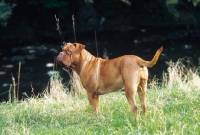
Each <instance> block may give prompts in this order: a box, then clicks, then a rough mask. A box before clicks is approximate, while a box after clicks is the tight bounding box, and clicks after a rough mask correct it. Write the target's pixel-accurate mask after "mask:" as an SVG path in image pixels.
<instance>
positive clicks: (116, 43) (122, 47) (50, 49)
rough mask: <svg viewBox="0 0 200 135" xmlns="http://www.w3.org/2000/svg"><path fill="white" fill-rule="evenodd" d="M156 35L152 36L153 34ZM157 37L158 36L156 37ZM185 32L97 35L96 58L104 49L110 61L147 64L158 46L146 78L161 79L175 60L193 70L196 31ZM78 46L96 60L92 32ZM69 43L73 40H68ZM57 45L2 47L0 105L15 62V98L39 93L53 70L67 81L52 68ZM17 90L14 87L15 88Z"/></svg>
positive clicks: (81, 37) (199, 56)
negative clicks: (134, 58)
mask: <svg viewBox="0 0 200 135" xmlns="http://www.w3.org/2000/svg"><path fill="white" fill-rule="evenodd" d="M157 31H159V30H157ZM155 33H156V34H155ZM157 33H158V34H157ZM188 34H190V33H188V31H187V30H176V31H171V30H169V31H167V32H166V31H164V32H160V31H159V32H155V31H154V30H147V29H138V30H135V31H132V32H128V33H127V32H122V31H118V32H101V33H100V32H99V33H97V44H98V50H99V56H100V57H102V56H103V52H104V49H106V50H107V53H108V57H109V58H110V59H111V58H114V57H118V56H121V55H125V54H134V55H138V56H140V57H141V58H143V59H145V60H151V59H152V58H153V56H154V54H155V52H156V51H157V49H158V48H160V47H161V46H163V47H164V51H163V54H162V55H161V56H160V58H159V60H158V63H157V64H156V65H155V66H154V67H152V68H149V74H150V76H149V78H150V79H151V78H153V77H154V76H156V77H158V78H161V76H162V73H163V71H165V72H166V71H167V64H166V63H167V62H169V61H170V60H172V61H174V62H176V61H177V60H178V58H183V57H185V56H187V57H190V58H191V59H192V60H193V62H194V64H195V65H196V66H198V65H199V59H200V52H199V51H200V45H199V41H200V38H199V37H200V36H199V31H195V32H193V33H192V34H190V35H188ZM77 39H78V42H80V43H83V44H85V45H86V49H87V50H88V51H90V52H91V53H92V54H93V55H95V56H96V54H97V53H96V46H95V44H96V42H95V39H94V34H93V32H88V33H79V34H77ZM68 40H69V42H73V41H74V40H73V37H69V38H68ZM60 46H61V44H60V43H59V41H54V42H52V43H35V44H28V45H20V46H19V45H18V46H17V45H10V44H9V45H4V46H2V48H1V49H0V56H1V58H2V60H1V61H0V65H1V66H0V101H4V100H8V90H9V89H10V86H11V84H12V74H13V76H14V78H15V82H16V84H17V83H18V69H19V62H21V70H20V83H19V97H20V98H21V97H22V96H24V94H25V93H26V94H27V95H29V96H30V95H31V90H32V87H33V88H34V92H35V93H36V94H37V93H38V92H42V91H43V90H44V89H45V88H46V86H47V84H48V81H49V78H50V76H51V74H52V72H53V70H57V71H59V72H60V74H61V76H62V77H63V78H64V79H63V83H66V82H67V81H68V79H69V76H68V74H67V73H66V72H65V71H63V70H62V68H61V66H60V65H57V64H55V63H54V62H55V58H56V56H57V55H58V53H59V51H61V48H60ZM17 87H18V86H17Z"/></svg>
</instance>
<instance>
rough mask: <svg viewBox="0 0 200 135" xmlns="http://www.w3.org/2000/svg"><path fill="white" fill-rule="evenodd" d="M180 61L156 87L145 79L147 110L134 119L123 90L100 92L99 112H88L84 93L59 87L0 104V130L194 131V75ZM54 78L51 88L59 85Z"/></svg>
mask: <svg viewBox="0 0 200 135" xmlns="http://www.w3.org/2000/svg"><path fill="white" fill-rule="evenodd" d="M183 63H184V62H183V61H182V60H179V61H178V62H176V63H172V62H170V63H169V68H168V73H165V74H164V75H163V76H164V77H163V79H162V83H161V84H160V85H158V84H157V82H158V80H157V79H154V80H152V81H150V83H149V90H148V92H147V107H148V108H147V114H146V115H145V116H143V115H142V114H141V115H139V119H138V121H136V120H135V119H134V118H133V117H132V113H131V109H130V106H129V104H128V102H127V100H126V98H125V94H124V92H121V91H119V92H115V93H110V94H107V95H103V96H101V101H100V102H101V113H100V114H92V111H91V109H90V106H89V104H88V100H87V97H86V96H85V95H81V96H71V95H70V94H66V92H63V91H59V92H58V94H57V95H56V93H55V91H54V94H51V92H49V93H48V92H47V93H45V94H44V95H43V98H28V99H25V100H24V101H21V102H20V103H6V102H2V103H0V134H1V135H11V134H12V135H19V134H20V135H36V134H37V135H46V134H48V135H54V134H55V135H63V134H67V135H70V134H73V135H74V134H75V135H79V134H80V135H84V134H85V135H94V134H97V135H104V134H105V135H110V134H116V135H127V134H133V135H135V134H137V135H139V134H142V135H143V134H166V135H173V134H174V135H179V134H183V135H188V134H191V135H195V134H196V135H200V78H199V76H198V74H199V73H198V70H197V69H194V68H190V67H188V66H185V64H183ZM57 81H58V80H57ZM57 81H55V82H56V83H57V84H56V85H55V84H53V83H52V90H55V89H56V88H57V87H59V88H60V89H64V88H63V87H62V85H59V84H60V82H59V81H58V82H57ZM55 86H56V87H55ZM59 95H60V96H59ZM136 98H137V103H138V108H140V104H139V103H140V102H139V99H138V97H136Z"/></svg>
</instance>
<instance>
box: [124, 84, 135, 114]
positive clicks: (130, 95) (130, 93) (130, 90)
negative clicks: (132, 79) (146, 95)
mask: <svg viewBox="0 0 200 135" xmlns="http://www.w3.org/2000/svg"><path fill="white" fill-rule="evenodd" d="M136 92H137V85H134V86H131V87H130V86H129V87H128V86H125V93H126V98H127V100H128V102H129V103H130V105H131V109H132V112H133V115H134V116H135V117H136V118H137V117H138V116H137V115H138V112H137V104H136V101H135V93H136Z"/></svg>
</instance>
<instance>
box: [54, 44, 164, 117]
mask: <svg viewBox="0 0 200 135" xmlns="http://www.w3.org/2000/svg"><path fill="white" fill-rule="evenodd" d="M162 51H163V47H161V48H160V49H158V50H157V52H156V54H155V55H154V57H153V59H152V60H151V61H145V60H143V59H141V58H140V57H138V56H135V55H124V56H121V57H118V58H114V59H110V60H107V59H102V58H99V57H95V56H93V55H92V54H91V53H89V52H88V51H87V50H85V45H83V44H80V43H65V45H64V47H63V48H62V51H61V52H60V54H59V55H58V56H57V61H58V62H59V63H62V64H63V65H64V66H65V67H69V68H71V69H72V70H74V71H75V72H76V73H77V74H78V75H79V76H80V80H81V83H82V85H83V87H84V88H85V89H86V91H87V97H88V100H89V103H90V106H91V108H92V111H93V112H94V113H99V112H100V109H99V96H100V95H103V94H107V93H110V92H114V91H117V90H120V89H123V88H124V89H125V94H126V98H127V100H128V102H129V103H130V106H131V109H132V112H133V114H134V115H135V116H136V117H137V115H138V112H137V104H136V101H135V94H136V93H137V92H138V95H139V98H140V102H141V108H142V112H143V113H144V114H145V112H146V101H145V98H146V90H147V80H148V70H147V67H152V66H154V65H155V64H156V62H157V60H158V58H159V56H160V54H161V52H162Z"/></svg>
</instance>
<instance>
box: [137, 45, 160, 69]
mask: <svg viewBox="0 0 200 135" xmlns="http://www.w3.org/2000/svg"><path fill="white" fill-rule="evenodd" d="M162 51H163V47H160V49H158V50H157V52H156V54H155V55H154V57H153V59H152V60H151V61H145V60H142V59H141V60H140V61H138V63H139V65H140V66H146V67H153V66H154V65H155V64H156V62H157V60H158V58H159V56H160V54H161V52H162Z"/></svg>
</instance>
